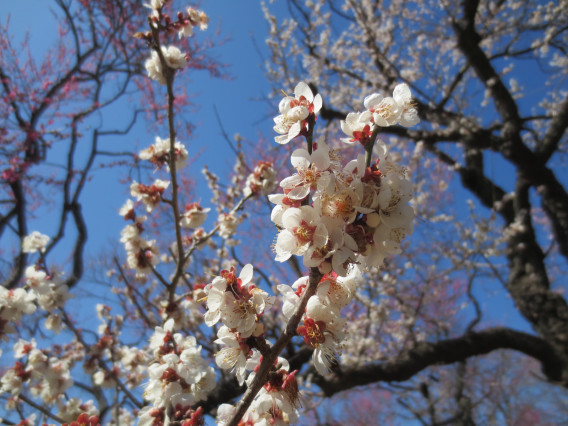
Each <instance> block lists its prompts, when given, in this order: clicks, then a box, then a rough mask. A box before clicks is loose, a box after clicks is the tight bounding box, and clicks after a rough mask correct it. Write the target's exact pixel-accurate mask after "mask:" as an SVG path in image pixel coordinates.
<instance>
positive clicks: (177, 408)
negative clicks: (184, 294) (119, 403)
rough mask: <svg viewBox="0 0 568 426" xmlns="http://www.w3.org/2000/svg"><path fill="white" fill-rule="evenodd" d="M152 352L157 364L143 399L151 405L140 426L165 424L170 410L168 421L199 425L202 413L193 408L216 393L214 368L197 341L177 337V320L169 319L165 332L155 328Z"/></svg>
mask: <svg viewBox="0 0 568 426" xmlns="http://www.w3.org/2000/svg"><path fill="white" fill-rule="evenodd" d="M149 349H150V351H151V352H152V354H153V358H154V362H153V363H152V364H151V365H150V366H149V368H148V376H149V381H148V384H147V385H146V388H145V391H144V398H145V399H146V400H147V401H149V402H150V404H151V405H150V406H147V407H144V408H143V409H142V410H140V412H139V414H138V424H139V425H148V426H151V425H156V424H164V422H165V420H166V415H167V410H168V409H169V408H170V407H172V408H173V410H172V412H173V415H169V414H168V415H167V418H168V419H170V420H175V421H179V422H184V421H188V422H189V421H193V422H197V420H198V419H199V418H201V416H202V413H203V410H202V409H201V408H197V409H194V408H193V407H194V406H195V404H196V403H198V402H199V401H201V400H203V399H205V398H206V397H207V394H208V393H209V392H211V390H213V388H214V387H215V382H216V377H215V370H214V369H213V367H210V366H209V365H208V363H207V361H206V360H205V359H204V358H203V357H202V356H201V347H200V346H198V345H197V341H196V339H195V338H194V337H193V336H183V335H182V334H181V333H174V320H173V319H169V320H167V321H166V322H165V324H164V327H163V328H162V327H156V329H155V331H154V334H153V335H152V337H151V338H150V347H149ZM181 424H200V423H191V422H189V423H181Z"/></svg>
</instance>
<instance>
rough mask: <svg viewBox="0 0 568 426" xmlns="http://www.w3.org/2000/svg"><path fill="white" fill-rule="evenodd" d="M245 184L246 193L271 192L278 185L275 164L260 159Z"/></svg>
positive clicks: (266, 193)
mask: <svg viewBox="0 0 568 426" xmlns="http://www.w3.org/2000/svg"><path fill="white" fill-rule="evenodd" d="M245 185H246V187H245V189H244V195H249V194H251V193H253V194H262V195H268V194H270V193H271V192H272V191H274V189H275V188H276V185H278V182H277V181H276V170H274V167H273V164H272V163H270V162H268V161H259V162H258V164H257V165H256V167H255V168H254V171H253V172H252V173H251V174H250V175H248V177H247V180H246V183H245Z"/></svg>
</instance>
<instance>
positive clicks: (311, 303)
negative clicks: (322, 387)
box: [298, 295, 345, 375]
mask: <svg viewBox="0 0 568 426" xmlns="http://www.w3.org/2000/svg"><path fill="white" fill-rule="evenodd" d="M344 326H345V320H344V319H343V318H341V317H340V316H339V314H338V313H337V312H336V311H335V310H334V309H330V307H329V306H327V305H325V304H324V303H323V302H322V300H321V299H320V298H319V297H318V296H317V295H315V296H312V297H310V300H308V304H307V305H306V314H305V317H304V324H303V325H302V326H300V327H298V334H300V335H302V336H303V337H304V342H305V343H306V345H308V346H311V347H313V348H314V352H313V354H312V360H313V362H314V367H315V368H316V370H317V371H318V373H320V374H321V375H324V374H326V373H327V372H328V370H329V368H330V367H331V366H332V365H333V364H334V363H336V362H337V358H338V350H339V344H340V343H341V341H342V340H343V337H344V335H345V334H344V332H343V328H344Z"/></svg>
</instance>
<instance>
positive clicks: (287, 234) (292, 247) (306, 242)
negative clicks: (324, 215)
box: [274, 206, 328, 262]
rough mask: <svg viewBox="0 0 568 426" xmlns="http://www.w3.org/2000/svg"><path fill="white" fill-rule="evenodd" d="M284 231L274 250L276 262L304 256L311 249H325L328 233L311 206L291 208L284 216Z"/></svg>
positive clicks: (281, 232)
mask: <svg viewBox="0 0 568 426" xmlns="http://www.w3.org/2000/svg"><path fill="white" fill-rule="evenodd" d="M282 224H283V226H284V229H283V230H282V231H280V233H279V234H278V238H277V239H276V244H275V246H274V249H275V251H276V260H277V261H279V262H284V261H286V260H288V259H289V258H290V256H292V255H293V254H295V255H303V254H304V253H306V251H307V250H308V249H309V248H310V247H311V246H315V247H316V248H318V247H323V246H324V245H325V244H326V243H327V238H328V232H327V229H326V227H325V225H324V224H323V223H322V222H321V219H320V217H319V215H318V214H317V212H316V210H315V209H314V208H313V207H311V206H301V207H300V208H295V207H292V208H289V209H288V210H286V211H285V212H284V214H283V215H282Z"/></svg>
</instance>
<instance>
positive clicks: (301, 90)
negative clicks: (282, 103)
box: [294, 81, 314, 102]
mask: <svg viewBox="0 0 568 426" xmlns="http://www.w3.org/2000/svg"><path fill="white" fill-rule="evenodd" d="M294 96H295V97H296V99H300V96H303V97H304V98H306V99H307V101H308V102H313V100H314V94H313V93H312V90H311V89H310V86H308V85H307V84H306V83H304V82H303V81H300V82H299V83H298V84H297V85H296V88H295V89H294Z"/></svg>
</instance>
